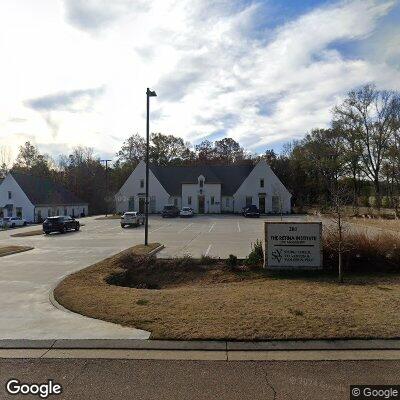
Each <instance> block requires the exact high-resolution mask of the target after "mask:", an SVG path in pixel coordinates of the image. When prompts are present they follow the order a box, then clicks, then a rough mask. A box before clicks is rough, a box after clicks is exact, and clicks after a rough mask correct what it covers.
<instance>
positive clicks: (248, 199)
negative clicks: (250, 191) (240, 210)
mask: <svg viewBox="0 0 400 400" xmlns="http://www.w3.org/2000/svg"><path fill="white" fill-rule="evenodd" d="M252 203H253V198H252V197H251V196H246V207H249V206H251V205H252Z"/></svg>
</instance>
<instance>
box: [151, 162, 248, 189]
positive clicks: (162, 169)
mask: <svg viewBox="0 0 400 400" xmlns="http://www.w3.org/2000/svg"><path fill="white" fill-rule="evenodd" d="M253 168H254V166H253V165H227V166H225V165H202V166H200V165H196V166H193V167H174V166H159V165H150V169H151V171H152V172H153V174H154V175H155V176H156V178H157V179H158V180H159V181H160V183H161V185H162V186H163V187H164V189H165V190H166V191H167V192H168V193H169V194H170V195H171V196H180V195H181V194H182V184H183V183H197V178H198V177H199V176H200V175H203V176H204V178H205V183H206V184H207V183H220V184H221V195H222V196H232V195H233V194H235V192H236V191H237V190H238V189H239V187H240V185H241V184H242V183H243V181H244V180H245V179H246V178H247V177H248V176H249V174H250V172H251V171H252V170H253Z"/></svg>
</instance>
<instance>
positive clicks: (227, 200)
mask: <svg viewBox="0 0 400 400" xmlns="http://www.w3.org/2000/svg"><path fill="white" fill-rule="evenodd" d="M226 206H227V207H229V197H227V198H226Z"/></svg>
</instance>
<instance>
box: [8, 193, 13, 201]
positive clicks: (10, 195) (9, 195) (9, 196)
mask: <svg viewBox="0 0 400 400" xmlns="http://www.w3.org/2000/svg"><path fill="white" fill-rule="evenodd" d="M11 198H12V193H11V192H8V200H11Z"/></svg>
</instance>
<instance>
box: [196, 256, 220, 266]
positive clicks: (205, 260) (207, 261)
mask: <svg viewBox="0 0 400 400" xmlns="http://www.w3.org/2000/svg"><path fill="white" fill-rule="evenodd" d="M217 261H218V260H217V259H216V258H214V257H211V256H205V255H204V254H203V255H202V256H201V257H200V264H201V265H212V264H215V263H216V262H217Z"/></svg>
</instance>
